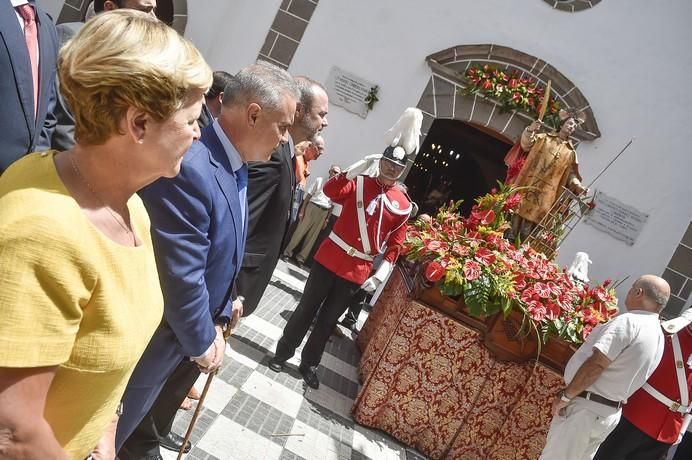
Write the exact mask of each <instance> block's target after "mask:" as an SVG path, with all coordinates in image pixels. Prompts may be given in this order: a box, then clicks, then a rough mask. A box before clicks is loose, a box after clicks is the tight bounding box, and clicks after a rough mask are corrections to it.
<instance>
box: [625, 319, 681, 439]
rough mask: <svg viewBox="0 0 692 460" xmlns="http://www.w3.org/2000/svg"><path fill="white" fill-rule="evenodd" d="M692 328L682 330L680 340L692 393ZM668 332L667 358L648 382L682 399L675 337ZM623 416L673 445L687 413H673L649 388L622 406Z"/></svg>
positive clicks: (665, 354)
mask: <svg viewBox="0 0 692 460" xmlns="http://www.w3.org/2000/svg"><path fill="white" fill-rule="evenodd" d="M689 330H690V329H689V328H688V327H687V328H685V329H682V330H681V331H680V332H678V338H679V339H680V350H681V351H682V361H683V366H684V368H685V375H686V376H687V388H688V390H689V393H690V396H692V369H690V366H691V365H692V361H691V358H690V355H691V354H692V333H690V332H689ZM664 335H665V347H664V349H663V358H661V363H660V364H659V365H658V367H657V368H656V370H655V371H654V373H653V374H651V377H649V380H648V384H649V385H651V386H652V387H654V388H656V389H657V390H658V391H660V392H661V393H663V394H664V395H665V396H667V397H668V398H670V399H672V400H673V401H677V402H678V403H679V402H680V388H679V387H678V378H677V376H676V372H675V358H674V357H673V344H672V342H671V336H670V335H669V334H664ZM622 416H623V417H625V418H626V419H627V420H628V421H629V422H630V423H632V424H633V425H634V426H636V427H637V428H639V430H641V431H642V432H644V433H646V434H647V435H649V436H651V437H652V438H654V439H656V440H657V441H660V442H664V443H666V444H673V443H674V442H675V441H676V440H677V439H678V435H679V434H680V428H681V426H682V417H683V415H682V414H681V413H680V412H673V411H671V410H669V409H668V408H667V407H666V406H664V405H663V404H662V403H661V402H659V401H658V400H657V399H656V398H654V397H653V396H651V395H650V394H649V393H647V392H646V390H644V389H643V388H642V389H639V390H637V391H636V392H635V393H634V394H633V395H632V396H630V398H629V399H628V400H627V404H626V405H625V406H624V407H623V409H622Z"/></svg>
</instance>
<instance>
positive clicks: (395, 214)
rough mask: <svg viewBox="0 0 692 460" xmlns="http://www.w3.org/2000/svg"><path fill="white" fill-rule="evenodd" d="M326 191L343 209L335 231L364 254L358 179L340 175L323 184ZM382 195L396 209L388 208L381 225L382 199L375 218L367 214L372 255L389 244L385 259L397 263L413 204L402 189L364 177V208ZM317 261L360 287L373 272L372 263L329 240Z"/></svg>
mask: <svg viewBox="0 0 692 460" xmlns="http://www.w3.org/2000/svg"><path fill="white" fill-rule="evenodd" d="M323 191H324V194H325V195H327V196H328V197H329V199H331V200H332V201H333V202H335V203H338V204H340V205H342V206H343V209H342V211H341V215H340V216H339V218H338V220H337V221H336V222H335V223H334V228H333V232H334V233H336V234H337V235H338V236H339V237H341V239H342V240H344V241H345V242H346V243H347V244H349V245H351V246H353V247H354V248H356V249H357V250H359V251H363V243H362V242H361V240H360V232H359V230H358V215H357V213H356V181H355V179H354V180H348V179H346V175H345V174H339V175H337V176H334V177H332V178H331V179H329V180H328V181H327V182H326V183H325V184H324V188H323ZM381 193H385V194H386V198H387V200H388V201H389V203H391V205H392V207H393V208H394V210H392V209H390V207H389V206H387V205H385V206H384V209H383V212H382V221H381V222H380V209H381V207H382V205H383V204H382V201H383V200H377V206H376V207H375V211H374V212H373V213H372V215H371V214H370V213H368V212H366V213H365V222H366V226H367V229H368V238H369V239H370V247H371V253H370V255H372V256H375V255H377V253H378V252H379V251H380V249H381V248H383V247H384V246H385V245H386V249H385V254H384V259H385V260H387V261H389V262H391V263H394V262H395V261H396V259H397V257H398V256H399V251H400V250H401V245H402V243H403V242H404V239H405V238H406V222H407V220H408V213H406V212H405V211H406V210H409V212H410V209H411V202H410V201H409V199H408V196H407V195H406V193H405V192H404V191H403V190H402V189H401V188H400V187H399V186H397V185H393V186H383V185H381V184H380V183H379V182H378V181H377V179H375V178H372V177H365V176H364V183H363V203H364V207H366V208H367V207H368V206H369V204H370V203H371V202H372V201H373V200H374V199H376V198H377V197H378V195H380V194H381ZM378 245H379V246H378ZM363 252H364V251H363ZM315 260H316V261H317V262H319V263H320V264H322V265H324V267H326V268H327V269H328V270H329V271H331V272H332V273H335V274H336V275H337V276H339V277H340V278H343V279H345V280H348V281H351V282H353V283H357V284H363V282H365V280H366V279H368V277H369V276H370V272H371V271H372V262H371V261H367V260H363V259H359V258H357V257H351V256H349V255H348V254H346V252H345V251H344V250H343V249H341V248H340V247H339V246H337V245H336V244H335V243H334V242H333V241H332V240H330V239H329V238H326V239H325V240H324V242H323V243H322V245H321V246H320V248H319V249H318V251H317V254H315Z"/></svg>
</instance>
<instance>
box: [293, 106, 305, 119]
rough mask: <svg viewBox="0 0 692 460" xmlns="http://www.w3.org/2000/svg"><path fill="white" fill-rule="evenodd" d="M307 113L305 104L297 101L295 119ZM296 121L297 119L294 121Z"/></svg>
mask: <svg viewBox="0 0 692 460" xmlns="http://www.w3.org/2000/svg"><path fill="white" fill-rule="evenodd" d="M303 115H305V113H304V110H303V104H301V103H300V101H297V102H296V115H295V120H299V119H301V118H302V117H303ZM294 123H295V121H294Z"/></svg>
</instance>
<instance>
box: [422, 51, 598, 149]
mask: <svg viewBox="0 0 692 460" xmlns="http://www.w3.org/2000/svg"><path fill="white" fill-rule="evenodd" d="M425 60H426V61H427V62H428V65H429V66H430V69H431V70H432V75H431V77H430V80H429V81H428V84H427V86H426V88H425V91H424V92H423V95H422V96H421V98H420V100H419V101H418V106H417V107H418V108H419V109H421V110H422V111H423V115H424V118H423V128H422V133H423V134H424V135H425V134H427V132H428V130H429V129H430V126H431V125H432V122H433V121H434V120H435V119H439V118H442V119H455V120H460V121H463V122H467V123H470V124H473V125H477V126H481V127H484V128H487V129H489V130H491V131H494V132H496V133H498V134H500V135H502V136H503V137H505V138H508V139H511V140H512V141H516V140H517V139H518V138H519V136H520V134H521V131H522V130H523V129H524V128H525V127H526V125H528V124H529V123H530V122H531V121H532V120H531V117H530V116H529V115H527V114H525V113H522V112H517V111H509V112H502V111H501V110H500V106H499V105H498V104H497V103H495V102H494V101H492V100H490V99H487V98H485V97H483V96H481V95H473V96H464V95H461V94H460V93H459V90H460V89H462V88H465V86H466V82H465V78H464V73H465V72H466V70H467V69H468V68H469V66H470V65H472V64H480V65H483V64H492V65H494V66H497V67H500V68H502V69H506V70H510V71H511V70H518V71H519V72H520V73H521V74H522V76H525V77H530V78H532V79H535V80H537V81H538V82H539V83H540V84H542V85H545V84H547V82H548V80H551V81H552V94H553V95H554V96H555V97H556V98H557V99H558V100H559V101H560V104H561V106H562V107H570V108H576V109H580V110H583V111H584V112H585V113H586V116H587V120H586V122H585V123H584V125H582V129H579V130H577V132H575V134H574V141H575V143H578V142H581V141H586V140H593V139H597V138H599V137H600V136H601V132H600V131H599V129H598V124H597V123H596V118H595V115H594V113H593V111H592V110H591V106H590V104H589V102H588V101H587V99H586V97H585V96H584V95H583V94H582V92H581V91H580V90H579V88H577V87H576V86H575V84H574V83H572V82H571V81H570V80H569V78H567V77H566V76H565V75H563V74H562V73H561V72H560V71H559V70H557V69H556V68H555V67H553V66H552V65H550V64H549V63H547V62H546V61H544V60H542V59H539V58H537V57H535V56H531V55H529V54H526V53H523V52H521V51H518V50H515V49H513V48H509V47H507V46H501V45H494V44H482V45H460V46H455V47H452V48H448V49H446V50H443V51H440V52H437V53H434V54H431V55H430V56H428V57H426V58H425Z"/></svg>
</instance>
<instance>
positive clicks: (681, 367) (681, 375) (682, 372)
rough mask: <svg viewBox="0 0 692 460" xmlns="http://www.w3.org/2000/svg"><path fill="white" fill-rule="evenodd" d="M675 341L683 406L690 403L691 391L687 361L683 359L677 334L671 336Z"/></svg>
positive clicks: (674, 352)
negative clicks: (688, 384)
mask: <svg viewBox="0 0 692 460" xmlns="http://www.w3.org/2000/svg"><path fill="white" fill-rule="evenodd" d="M671 341H672V342H673V357H674V358H675V373H676V374H677V377H678V386H679V387H680V403H682V405H683V406H687V405H688V404H689V398H690V395H689V392H688V389H687V378H685V362H684V361H683V360H682V350H681V349H680V339H679V338H678V335H677V334H673V336H672V337H671Z"/></svg>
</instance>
